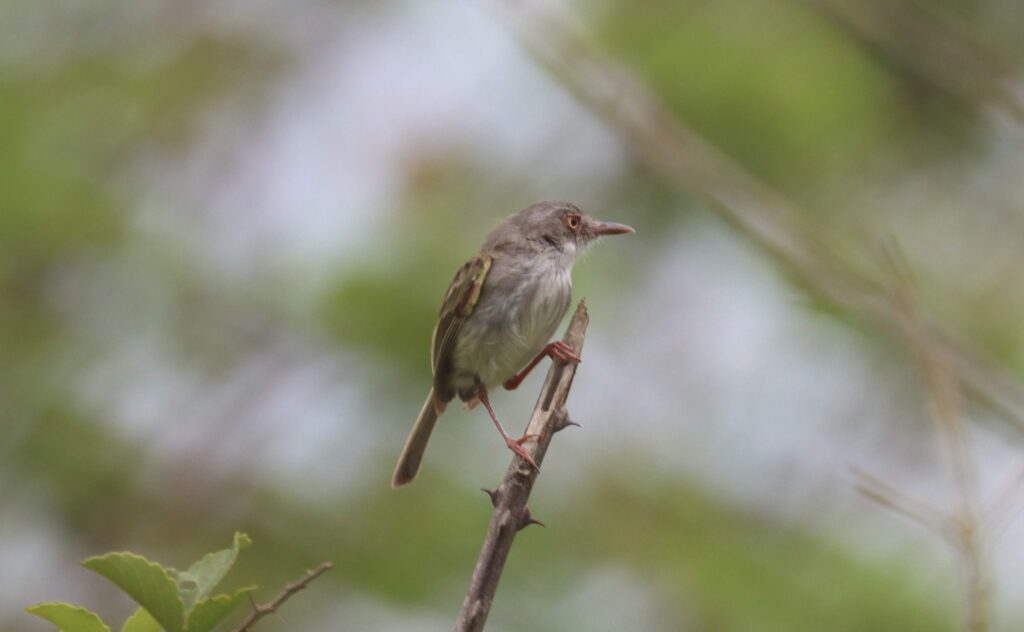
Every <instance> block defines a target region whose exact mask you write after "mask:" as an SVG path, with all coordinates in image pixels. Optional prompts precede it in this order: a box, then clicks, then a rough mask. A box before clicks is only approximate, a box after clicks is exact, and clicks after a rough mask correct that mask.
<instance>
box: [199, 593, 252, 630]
mask: <svg viewBox="0 0 1024 632" xmlns="http://www.w3.org/2000/svg"><path fill="white" fill-rule="evenodd" d="M253 590H256V587H255V586H247V587H245V588H241V589H239V590H237V591H236V592H235V593H234V594H232V595H217V596H216V597H210V598H209V599H200V600H199V601H197V602H196V605H195V607H193V608H192V612H191V613H190V614H189V615H188V625H186V627H185V632H209V631H210V630H212V629H214V628H215V627H217V625H219V624H220V622H221V621H223V620H224V619H226V618H227V616H228V615H229V614H231V613H232V612H234V611H235V608H237V607H238V604H239V603H241V601H242V597H244V596H245V594H246V593H249V592H252V591H253Z"/></svg>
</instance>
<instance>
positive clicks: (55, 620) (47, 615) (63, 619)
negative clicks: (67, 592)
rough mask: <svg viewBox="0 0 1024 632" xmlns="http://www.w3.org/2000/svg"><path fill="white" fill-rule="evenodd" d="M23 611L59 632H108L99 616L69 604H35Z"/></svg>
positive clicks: (108, 629)
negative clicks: (51, 625) (44, 620)
mask: <svg viewBox="0 0 1024 632" xmlns="http://www.w3.org/2000/svg"><path fill="white" fill-rule="evenodd" d="M25 611H26V612H28V613H29V614H34V615H36V616H37V617H42V618H43V619H46V620H47V621H49V622H50V623H52V624H54V625H55V626H57V628H58V629H59V630H60V631H61V632H110V628H108V627H107V624H106V623H103V619H100V615H98V614H96V613H95V612H93V611H92V610H89V609H87V608H82V607H80V606H74V605H72V604H69V603H52V602H51V603H37V604H36V605H34V606H29V607H28V608H25Z"/></svg>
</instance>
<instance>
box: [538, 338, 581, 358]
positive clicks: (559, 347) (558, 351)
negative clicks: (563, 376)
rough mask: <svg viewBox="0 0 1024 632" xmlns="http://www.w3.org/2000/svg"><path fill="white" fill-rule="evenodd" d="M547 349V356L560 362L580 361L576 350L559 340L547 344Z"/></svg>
mask: <svg viewBox="0 0 1024 632" xmlns="http://www.w3.org/2000/svg"><path fill="white" fill-rule="evenodd" d="M547 351H548V355H549V356H551V357H552V358H554V359H556V360H558V361H560V362H576V363H579V362H582V360H581V359H580V357H579V356H578V355H576V352H575V351H573V348H572V347H570V346H569V345H567V344H566V343H564V342H562V341H561V340H557V341H555V342H552V343H551V344H549V345H548V349H547Z"/></svg>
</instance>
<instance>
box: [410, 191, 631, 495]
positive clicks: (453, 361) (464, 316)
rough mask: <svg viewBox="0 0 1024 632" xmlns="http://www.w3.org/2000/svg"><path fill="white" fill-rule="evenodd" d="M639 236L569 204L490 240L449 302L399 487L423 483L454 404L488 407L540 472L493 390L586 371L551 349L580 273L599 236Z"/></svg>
mask: <svg viewBox="0 0 1024 632" xmlns="http://www.w3.org/2000/svg"><path fill="white" fill-rule="evenodd" d="M632 232H634V231H633V229H632V228H630V227H629V226H626V225H624V224H615V223H611V222H601V221H598V220H596V219H594V218H592V217H590V216H589V215H587V214H586V213H584V212H583V211H581V210H580V209H579V208H578V207H576V206H575V205H574V204H570V203H568V202H540V203H537V204H534V205H533V206H529V207H527V208H525V209H523V210H521V211H519V212H518V213H516V214H514V215H510V216H509V217H506V218H505V219H504V220H503V221H502V222H501V223H500V224H499V225H498V227H497V228H495V229H494V230H493V231H491V234H490V235H488V236H487V239H486V240H485V241H484V244H483V246H481V247H480V252H479V253H477V254H476V255H474V256H473V258H471V259H470V260H469V261H467V262H466V263H465V264H464V265H463V266H462V267H461V268H460V269H459V271H458V272H456V273H455V278H453V279H452V282H451V285H449V286H448V292H447V293H446V294H445V296H444V304H443V305H442V306H441V313H440V315H439V316H438V320H437V326H436V327H434V337H433V342H432V344H431V347H432V348H431V366H432V368H433V372H434V386H433V388H431V389H430V394H429V395H427V401H426V402H425V403H424V404H423V409H422V410H421V411H420V414H419V417H417V419H416V425H414V426H413V427H412V431H411V432H410V433H409V438H408V439H407V440H406V442H405V448H404V449H403V450H402V455H401V456H400V457H399V458H398V465H397V467H395V473H394V476H393V477H392V479H391V486H392V487H398V486H400V485H405V484H406V483H410V482H412V480H413V479H414V478H416V472H417V471H418V470H419V467H420V461H421V460H422V459H423V451H424V450H425V449H426V447H427V440H428V439H430V432H431V431H432V430H433V429H434V424H435V423H437V418H438V416H439V415H441V413H443V412H444V409H445V407H446V406H447V404H448V402H450V401H451V400H452V399H454V398H455V396H456V395H458V396H459V399H461V400H462V401H463V402H466V405H467V407H468V408H472V407H474V406H475V405H476V404H477V403H478V402H479V403H483V405H484V408H486V409H487V412H488V414H489V415H490V416H491V419H492V420H493V421H494V425H495V426H497V427H498V432H500V433H501V436H502V438H503V439H504V440H505V445H507V446H508V447H509V449H510V450H512V451H513V452H515V453H516V454H518V455H519V456H520V457H521V458H522V459H523V460H525V461H526V462H527V463H529V464H530V465H532V466H533V467H535V468H536V467H537V464H536V463H535V462H534V461H533V459H532V458H531V457H530V455H529V453H528V452H527V451H526V450H525V449H524V448H523V443H525V442H526V441H528V440H530V439H532V438H534V437H533V435H524V436H522V437H520V438H518V439H514V438H512V437H511V436H509V434H508V433H507V432H505V428H504V427H502V425H501V422H500V421H498V417H497V416H496V415H495V414H494V409H493V408H491V402H490V401H489V400H488V398H487V390H488V389H490V388H494V387H496V386H498V385H499V384H503V385H504V386H505V388H506V389H508V390H512V389H514V388H516V387H518V386H519V383H520V382H522V381H523V378H525V377H526V375H527V374H528V373H529V372H530V371H531V370H532V369H533V368H534V367H535V366H536V365H537V363H538V362H540V361H541V359H543V358H544V357H545V356H548V357H551V358H553V359H557V360H559V361H562V362H579V357H577V356H576V354H575V353H573V351H572V349H571V348H570V347H569V346H568V345H566V344H565V343H563V342H561V341H556V342H550V343H549V342H548V340H550V339H551V336H552V335H553V334H554V333H555V329H556V328H557V327H558V323H560V322H561V320H562V317H563V316H565V312H566V310H567V309H569V302H570V298H571V295H572V278H571V273H572V265H573V263H574V262H575V261H576V257H577V256H578V255H579V254H580V253H582V252H583V250H584V249H585V248H586V247H587V246H588V245H589V244H590V243H592V242H593V241H594V240H595V239H596V238H598V237H600V236H601V235H620V234H623V233H632Z"/></svg>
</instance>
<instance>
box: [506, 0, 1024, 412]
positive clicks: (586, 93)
mask: <svg viewBox="0 0 1024 632" xmlns="http://www.w3.org/2000/svg"><path fill="white" fill-rule="evenodd" d="M498 5H499V6H503V7H506V8H507V13H508V15H509V16H510V18H511V20H512V21H513V25H514V26H515V27H517V33H518V35H519V37H520V39H521V41H522V43H523V45H524V46H525V47H526V49H527V50H528V51H529V52H530V53H531V54H532V55H533V56H534V57H535V58H536V59H537V60H538V62H539V63H540V64H541V65H543V66H544V67H546V68H547V69H548V70H549V71H550V72H551V74H553V75H554V76H555V77H556V78H557V79H558V80H559V81H560V82H561V83H562V84H563V85H564V86H565V87H566V89H568V90H569V91H570V92H572V94H573V95H575V96H576V98H577V99H578V100H579V101H580V102H581V103H582V104H583V105H584V106H586V107H588V108H590V109H591V110H593V111H594V112H595V113H596V114H597V115H598V116H599V117H601V118H602V119H603V120H604V121H605V124H606V125H607V126H608V127H609V128H610V129H612V130H613V131H615V132H617V133H618V134H619V136H620V137H621V138H622V140H623V142H624V143H625V144H626V146H627V147H628V148H629V149H630V150H632V152H633V154H634V155H635V156H636V158H637V159H638V160H639V161H640V162H642V163H643V164H645V165H646V166H647V167H648V168H649V169H651V171H653V172H654V173H656V174H657V175H658V176H659V177H661V178H662V179H663V180H664V181H665V182H666V183H668V184H669V185H671V186H672V187H674V188H675V189H676V190H677V191H679V192H683V193H687V194H690V195H693V196H696V197H697V198H699V199H700V200H702V201H703V202H704V203H705V204H706V205H707V206H708V207H709V208H710V209H711V210H713V211H714V212H716V213H717V214H718V215H720V216H721V217H722V218H724V219H725V220H727V221H728V222H729V223H731V224H732V225H733V226H735V227H736V229H737V230H738V231H739V232H740V233H742V234H743V235H745V236H746V237H747V238H748V239H750V240H751V241H752V242H753V243H754V244H756V245H757V246H758V247H759V248H761V249H762V250H764V251H765V252H766V253H767V254H768V255H769V256H770V257H772V258H773V259H774V260H775V261H776V262H777V263H779V264H780V265H781V266H782V267H783V268H784V269H785V270H786V271H787V272H788V273H789V274H790V275H791V276H792V277H793V278H794V280H796V281H797V282H799V283H801V284H802V285H803V286H804V288H805V289H806V290H807V291H808V292H809V293H812V294H815V295H817V296H820V297H821V298H822V299H824V300H826V301H828V302H830V303H832V304H834V305H836V306H838V307H839V308H841V309H842V310H843V311H844V312H845V313H847V314H849V315H850V316H853V317H856V318H858V319H860V320H862V321H864V322H865V323H867V324H869V325H871V326H873V327H875V328H877V329H879V330H881V331H883V332H886V333H887V334H889V335H893V336H896V335H898V334H899V332H900V316H899V314H898V313H897V312H896V310H895V308H894V306H893V305H892V303H891V302H890V301H889V300H888V297H887V295H886V288H885V286H884V284H881V283H879V282H878V281H876V280H874V279H873V278H871V277H870V276H868V275H866V274H864V273H863V272H861V271H860V270H858V268H857V267H856V266H855V265H853V264H852V263H851V262H850V261H849V258H848V257H846V256H844V254H843V253H842V252H841V249H840V248H839V246H838V244H836V243H834V242H832V241H830V240H828V239H827V238H826V236H825V235H824V232H823V231H822V230H821V229H820V228H818V227H816V226H814V225H812V224H810V223H809V222H807V221H806V219H805V218H806V217H809V216H810V214H809V213H807V212H805V211H802V210H801V209H800V208H799V207H797V206H796V205H795V204H793V203H792V202H790V201H789V200H788V199H786V198H784V197H783V196H781V195H780V194H778V193H777V192H776V191H774V190H772V189H771V188H769V187H768V186H766V185H765V184H763V183H762V182H760V181H759V180H757V179H756V178H755V177H754V176H753V175H751V174H750V173H749V172H747V171H746V170H744V169H743V168H742V167H740V166H739V165H738V164H736V163H735V162H733V161H732V160H730V159H729V158H728V157H727V156H725V155H724V154H722V153H721V152H720V151H719V150H718V149H717V148H716V147H715V146H713V145H712V144H711V143H709V142H708V141H706V140H705V139H704V138H702V137H701V136H700V135H699V134H698V133H696V132H695V131H694V130H692V129H690V128H689V127H687V126H686V125H685V124H683V123H682V122H681V121H680V120H679V119H678V118H677V117H676V116H675V115H674V114H673V113H672V112H671V110H669V108H668V107H667V106H666V105H665V104H664V103H663V102H662V101H661V100H660V99H659V98H658V97H657V95H656V94H655V93H654V92H653V91H652V90H650V89H649V88H648V87H647V86H646V85H644V83H643V82H642V81H640V80H639V79H637V78H636V77H635V76H634V74H633V73H631V72H630V71H629V70H627V69H625V68H624V67H623V66H622V65H621V64H619V63H617V62H616V61H615V60H613V59H611V58H609V57H608V56H607V55H604V54H603V53H602V52H601V51H600V50H599V49H598V48H597V47H596V46H595V45H594V44H593V43H592V42H591V41H590V40H589V39H588V37H587V36H586V34H585V33H584V32H583V30H582V28H581V27H580V26H579V24H578V23H577V22H576V21H575V20H573V19H572V16H571V15H569V14H559V15H555V14H553V13H551V12H550V11H548V12H545V13H543V14H541V13H540V11H539V9H537V8H535V5H537V3H536V2H528V1H526V0H514V1H513V0H504V1H500V2H498ZM928 329H929V331H930V339H931V340H932V344H933V348H934V353H935V354H936V356H937V357H938V358H939V359H940V360H941V361H942V362H943V363H945V364H947V365H948V366H950V367H951V368H952V369H953V370H954V372H955V373H956V374H957V375H958V376H959V377H960V379H961V380H962V381H963V383H964V386H965V387H966V388H967V389H968V390H969V391H970V393H971V394H972V395H973V396H974V397H975V398H976V399H977V400H978V401H981V402H983V403H984V404H986V405H988V406H990V407H991V408H992V409H993V410H994V411H996V412H997V413H998V414H999V415H1000V416H1001V417H1002V418H1004V419H1005V420H1008V421H1009V422H1011V424H1012V425H1013V426H1014V427H1015V429H1016V430H1018V431H1022V430H1024V390H1022V389H1021V388H1020V386H1019V384H1018V383H1016V381H1015V380H1014V379H1013V378H1012V377H1011V376H1009V375H1007V374H1006V373H1005V372H1004V371H1003V370H1001V369H1000V368H999V367H997V366H996V365H995V364H994V363H992V362H990V361H989V360H987V359H986V358H984V357H983V356H982V355H981V354H980V353H979V352H978V351H976V350H975V349H973V348H972V347H971V346H970V345H969V344H967V343H966V342H965V341H961V340H956V339H954V338H952V337H950V336H948V335H944V334H942V333H940V332H938V331H936V330H935V329H934V327H931V326H928Z"/></svg>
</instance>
